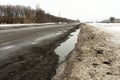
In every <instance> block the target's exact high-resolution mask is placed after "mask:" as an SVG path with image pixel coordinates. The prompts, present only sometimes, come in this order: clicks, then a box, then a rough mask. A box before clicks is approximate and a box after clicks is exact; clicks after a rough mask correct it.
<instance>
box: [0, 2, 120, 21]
mask: <svg viewBox="0 0 120 80" xmlns="http://www.w3.org/2000/svg"><path fill="white" fill-rule="evenodd" d="M0 4H1V5H7V4H11V5H24V6H31V7H32V8H35V6H36V4H39V5H40V8H42V9H43V10H45V11H46V12H48V13H51V14H53V15H55V16H58V15H59V12H60V16H62V17H66V18H70V19H80V21H99V20H104V19H108V18H109V17H110V16H114V17H116V18H120V0H0Z"/></svg>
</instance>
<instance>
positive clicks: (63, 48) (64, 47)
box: [55, 29, 80, 62]
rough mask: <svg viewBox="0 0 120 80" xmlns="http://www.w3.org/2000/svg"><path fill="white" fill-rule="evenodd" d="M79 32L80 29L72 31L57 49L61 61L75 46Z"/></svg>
mask: <svg viewBox="0 0 120 80" xmlns="http://www.w3.org/2000/svg"><path fill="white" fill-rule="evenodd" d="M79 32H80V29H78V30H76V31H75V32H73V33H71V34H70V36H69V38H68V39H67V40H66V41H65V42H63V43H61V44H60V46H58V47H57V48H56V49H55V52H56V54H58V55H59V62H62V61H64V60H65V58H66V56H67V55H68V54H69V53H70V52H71V51H72V50H73V49H74V48H75V44H76V43H77V38H78V34H79Z"/></svg>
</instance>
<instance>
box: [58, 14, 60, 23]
mask: <svg viewBox="0 0 120 80" xmlns="http://www.w3.org/2000/svg"><path fill="white" fill-rule="evenodd" d="M58 23H60V12H59V20H58Z"/></svg>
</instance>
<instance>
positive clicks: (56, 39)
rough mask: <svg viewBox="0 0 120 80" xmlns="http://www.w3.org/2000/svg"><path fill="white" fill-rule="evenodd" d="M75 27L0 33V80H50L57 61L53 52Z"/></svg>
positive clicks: (67, 26)
mask: <svg viewBox="0 0 120 80" xmlns="http://www.w3.org/2000/svg"><path fill="white" fill-rule="evenodd" d="M77 25H78V24H56V25H45V26H37V27H35V26H34V27H29V28H27V27H25V28H19V29H7V30H0V80H50V79H51V78H52V76H53V75H54V74H55V69H56V67H57V64H58V60H59V57H58V55H56V54H55V52H54V49H55V48H56V47H57V45H59V44H60V43H61V42H62V41H63V40H65V39H66V37H67V36H68V35H69V34H70V33H71V32H72V31H73V30H74V29H75V28H77Z"/></svg>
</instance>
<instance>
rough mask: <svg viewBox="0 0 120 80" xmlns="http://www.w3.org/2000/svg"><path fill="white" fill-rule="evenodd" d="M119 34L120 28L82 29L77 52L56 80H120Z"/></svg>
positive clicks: (54, 79)
mask: <svg viewBox="0 0 120 80" xmlns="http://www.w3.org/2000/svg"><path fill="white" fill-rule="evenodd" d="M93 25H94V26H93ZM116 25H117V26H116ZM115 26H116V27H115ZM119 34H120V30H119V25H118V24H115V25H114V24H110V25H106V24H99V25H98V24H89V25H88V24H87V25H81V31H80V35H79V38H78V43H77V44H76V48H75V49H74V50H73V51H72V52H71V53H70V55H69V56H68V57H67V59H66V61H65V62H63V63H62V64H60V65H59V67H58V69H57V73H56V75H55V76H54V77H53V79H52V80H120V37H119V36H120V35H119Z"/></svg>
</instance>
